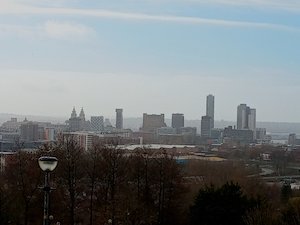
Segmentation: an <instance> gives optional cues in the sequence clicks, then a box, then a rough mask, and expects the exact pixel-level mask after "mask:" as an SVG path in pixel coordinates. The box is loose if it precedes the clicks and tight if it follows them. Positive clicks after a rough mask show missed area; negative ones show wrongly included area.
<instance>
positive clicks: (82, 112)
mask: <svg viewBox="0 0 300 225" xmlns="http://www.w3.org/2000/svg"><path fill="white" fill-rule="evenodd" d="M79 118H80V119H82V120H85V114H84V111H83V108H81V111H80V114H79Z"/></svg>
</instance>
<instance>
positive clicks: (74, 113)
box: [71, 106, 77, 118]
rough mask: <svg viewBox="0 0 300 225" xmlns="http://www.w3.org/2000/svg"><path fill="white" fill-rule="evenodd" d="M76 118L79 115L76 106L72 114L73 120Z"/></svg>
mask: <svg viewBox="0 0 300 225" xmlns="http://www.w3.org/2000/svg"><path fill="white" fill-rule="evenodd" d="M76 117H77V113H76V110H75V106H74V107H73V111H72V113H71V118H76Z"/></svg>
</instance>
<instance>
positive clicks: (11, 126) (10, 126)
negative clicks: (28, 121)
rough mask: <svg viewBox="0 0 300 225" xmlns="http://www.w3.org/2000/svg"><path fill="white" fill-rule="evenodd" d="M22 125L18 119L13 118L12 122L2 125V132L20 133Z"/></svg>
mask: <svg viewBox="0 0 300 225" xmlns="http://www.w3.org/2000/svg"><path fill="white" fill-rule="evenodd" d="M20 126H21V123H20V122H18V119H17V118H11V120H9V121H7V122H4V123H3V124H2V125H1V128H0V129H1V130H2V131H6V132H19V130H20Z"/></svg>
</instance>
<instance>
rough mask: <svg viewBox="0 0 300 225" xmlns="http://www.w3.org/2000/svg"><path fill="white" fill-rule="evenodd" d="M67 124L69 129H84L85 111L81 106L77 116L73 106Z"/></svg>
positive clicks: (72, 130)
mask: <svg viewBox="0 0 300 225" xmlns="http://www.w3.org/2000/svg"><path fill="white" fill-rule="evenodd" d="M67 123H68V124H69V131H71V132H75V131H84V130H86V121H85V113H84V111H83V108H81V111H80V114H79V116H77V113H76V110H75V107H74V108H73V111H72V113H71V118H70V119H69V120H68V121H67Z"/></svg>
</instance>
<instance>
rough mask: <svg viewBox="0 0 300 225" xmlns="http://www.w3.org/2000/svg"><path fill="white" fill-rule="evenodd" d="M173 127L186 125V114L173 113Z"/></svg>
mask: <svg viewBox="0 0 300 225" xmlns="http://www.w3.org/2000/svg"><path fill="white" fill-rule="evenodd" d="M172 127H173V128H181V127H184V115H183V114H182V113H173V114H172Z"/></svg>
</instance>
